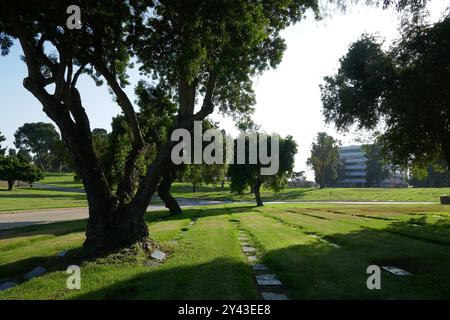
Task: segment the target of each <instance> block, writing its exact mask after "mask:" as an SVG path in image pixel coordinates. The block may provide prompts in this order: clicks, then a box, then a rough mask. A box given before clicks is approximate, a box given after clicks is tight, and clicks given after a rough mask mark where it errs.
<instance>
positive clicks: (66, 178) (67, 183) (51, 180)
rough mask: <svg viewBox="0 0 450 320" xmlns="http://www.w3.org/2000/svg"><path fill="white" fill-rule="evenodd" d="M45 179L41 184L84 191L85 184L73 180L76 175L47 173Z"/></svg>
mask: <svg viewBox="0 0 450 320" xmlns="http://www.w3.org/2000/svg"><path fill="white" fill-rule="evenodd" d="M44 175H45V178H44V179H43V180H41V181H39V183H42V184H48V185H52V186H55V187H63V188H78V189H84V186H83V183H81V182H75V181H74V180H73V177H74V175H75V174H74V173H59V172H45V173H44Z"/></svg>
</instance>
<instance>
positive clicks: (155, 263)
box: [144, 260, 160, 267]
mask: <svg viewBox="0 0 450 320" xmlns="http://www.w3.org/2000/svg"><path fill="white" fill-rule="evenodd" d="M159 265H160V263H159V262H158V261H155V260H147V261H145V263H144V266H146V267H156V266H159Z"/></svg>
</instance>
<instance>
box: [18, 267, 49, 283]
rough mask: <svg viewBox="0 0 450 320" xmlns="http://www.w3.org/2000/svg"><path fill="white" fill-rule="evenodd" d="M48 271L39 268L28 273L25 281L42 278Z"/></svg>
mask: <svg viewBox="0 0 450 320" xmlns="http://www.w3.org/2000/svg"><path fill="white" fill-rule="evenodd" d="M46 271H47V269H45V268H44V267H41V266H37V267H35V268H34V269H33V270H31V271H30V272H28V273H26V274H25V275H24V276H23V277H24V278H25V279H28V280H30V279H33V278H36V277H40V276H42V275H43V274H44V273H45V272H46Z"/></svg>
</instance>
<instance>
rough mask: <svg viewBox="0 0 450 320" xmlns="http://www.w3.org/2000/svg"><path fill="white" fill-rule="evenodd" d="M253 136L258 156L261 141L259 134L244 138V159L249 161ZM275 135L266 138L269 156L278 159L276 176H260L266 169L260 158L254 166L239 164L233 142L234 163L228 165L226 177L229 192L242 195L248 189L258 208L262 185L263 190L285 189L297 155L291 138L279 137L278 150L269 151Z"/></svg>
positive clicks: (261, 202) (261, 203)
mask: <svg viewBox="0 0 450 320" xmlns="http://www.w3.org/2000/svg"><path fill="white" fill-rule="evenodd" d="M252 135H254V136H256V137H255V141H256V142H257V145H258V147H257V154H258V155H260V151H259V149H260V148H261V145H260V143H259V141H260V139H261V134H260V133H251V134H249V135H247V136H245V146H246V147H245V152H246V155H245V157H246V159H249V151H250V147H249V144H250V137H251V136H252ZM274 137H275V135H271V136H269V137H267V144H268V148H267V149H268V153H269V154H271V156H274V155H275V156H276V157H278V159H277V160H278V162H279V167H278V171H277V173H276V174H273V175H262V174H261V168H262V167H266V166H267V164H263V163H262V161H261V158H260V156H258V157H257V159H256V163H255V164H250V163H246V164H239V163H238V160H237V140H235V143H234V148H235V152H234V155H235V161H234V164H230V165H229V167H228V176H229V177H230V180H231V191H232V192H235V193H238V194H242V193H243V192H244V191H245V190H246V189H247V188H248V187H250V188H251V191H252V192H253V193H254V194H255V200H256V204H257V205H258V206H262V205H263V201H262V199H261V194H260V190H261V186H263V185H264V187H265V188H267V189H271V190H273V191H275V192H278V191H280V190H282V189H284V188H286V187H287V182H288V178H290V177H291V176H292V173H293V170H294V164H295V155H296V154H297V143H296V142H295V141H294V139H293V137H292V136H287V137H285V138H281V137H279V150H278V153H276V150H271V147H270V146H271V142H270V139H274Z"/></svg>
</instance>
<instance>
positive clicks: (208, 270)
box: [0, 207, 450, 299]
mask: <svg viewBox="0 0 450 320" xmlns="http://www.w3.org/2000/svg"><path fill="white" fill-rule="evenodd" d="M252 208H253V207H247V208H242V209H243V210H241V211H239V213H242V212H245V211H246V210H247V211H249V212H251V209H252ZM230 209H235V210H236V213H237V210H238V208H230ZM186 211H187V212H186V216H187V217H189V218H192V217H200V218H201V217H202V216H203V217H206V216H211V215H219V214H225V213H227V212H226V211H225V210H224V209H222V208H217V209H215V210H211V209H206V208H205V209H189V210H186ZM203 211H205V212H203ZM206 211H208V212H206ZM202 212H203V215H201V214H202ZM228 213H229V212H228ZM231 214H233V212H231ZM170 218H172V219H176V218H178V217H170ZM390 228H396V229H397V231H398V230H399V228H403V229H401V230H402V232H407V231H410V230H409V228H414V227H411V226H410V225H401V224H399V223H398V222H394V223H392V224H391V225H390V226H389V227H388V228H386V229H383V230H375V229H369V228H365V229H361V230H358V231H354V232H349V233H339V234H332V235H329V236H326V237H324V238H325V239H326V240H328V241H330V242H333V243H334V244H338V245H339V246H340V247H333V246H331V245H330V243H326V242H321V241H319V240H315V241H311V242H308V243H305V244H301V245H293V246H287V247H283V248H279V249H275V250H269V251H267V252H265V253H264V254H263V255H262V261H263V263H265V264H266V265H267V266H268V267H269V270H270V273H275V274H277V276H278V278H279V279H280V280H281V281H282V282H283V284H284V289H285V290H286V292H287V293H288V296H289V297H290V298H291V299H448V298H449V297H450V280H449V278H448V270H449V269H450V251H449V250H448V246H443V245H440V244H439V245H438V244H435V243H431V242H429V241H428V240H427V239H426V238H420V239H411V238H408V237H404V236H403V235H401V234H398V233H392V232H391V230H390ZM299 232H301V231H299ZM175 254H176V253H175ZM174 258H175V257H169V259H168V260H167V262H166V263H165V264H163V265H160V266H154V267H148V271H145V270H146V269H144V272H142V273H139V274H138V275H136V276H133V277H131V278H127V279H125V280H123V278H122V279H121V272H124V273H123V277H127V274H126V271H122V270H125V268H124V269H121V268H120V266H119V267H118V268H117V269H115V271H114V270H113V271H108V272H116V273H117V274H111V277H112V278H113V279H115V278H116V279H118V280H116V281H114V283H113V284H107V285H104V286H102V287H101V288H99V289H95V290H92V291H90V292H86V293H80V294H79V295H77V293H75V292H74V293H73V294H75V296H74V298H77V299H253V298H257V296H256V289H255V288H256V287H255V283H254V278H253V274H252V271H251V269H250V267H249V266H248V265H247V264H246V263H244V262H237V261H235V260H230V259H225V258H218V259H214V260H212V261H210V262H207V263H199V264H196V265H190V266H183V267H178V266H173V267H172V266H171V265H173V264H174V262H173V261H171V259H174ZM52 263H60V262H55V259H54V257H34V258H33V257H31V258H27V259H24V260H22V261H17V262H14V263H11V264H8V265H6V266H5V265H4V266H0V274H3V273H4V272H6V271H8V270H10V271H11V270H18V269H23V268H25V267H24V266H26V267H30V266H32V265H33V266H35V265H43V266H49V267H50V268H52V269H51V270H55V271H56V270H64V268H65V267H66V266H67V265H68V263H73V264H78V263H79V262H77V261H76V259H75V260H72V261H70V260H63V261H62V262H61V265H60V266H58V265H56V266H54V265H53V266H52ZM370 265H378V266H380V267H381V266H395V267H399V268H402V269H404V270H406V271H409V272H411V273H412V275H411V276H404V277H400V276H395V275H392V274H390V273H388V272H386V271H382V273H381V287H382V289H381V290H369V289H368V288H367V286H366V281H367V278H368V277H369V275H368V274H367V273H366V270H367V267H368V266H370ZM27 271H28V270H27ZM11 272H12V271H11ZM90 272H95V271H93V270H91V271H90ZM111 277H109V276H108V278H109V279H111ZM93 279H97V280H90V279H89V277H88V278H85V280H84V281H101V280H99V279H101V278H98V277H94V278H93ZM95 286H96V287H98V286H97V285H95ZM71 294H72V293H71ZM43 298H44V297H43Z"/></svg>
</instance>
